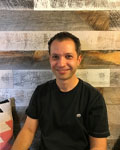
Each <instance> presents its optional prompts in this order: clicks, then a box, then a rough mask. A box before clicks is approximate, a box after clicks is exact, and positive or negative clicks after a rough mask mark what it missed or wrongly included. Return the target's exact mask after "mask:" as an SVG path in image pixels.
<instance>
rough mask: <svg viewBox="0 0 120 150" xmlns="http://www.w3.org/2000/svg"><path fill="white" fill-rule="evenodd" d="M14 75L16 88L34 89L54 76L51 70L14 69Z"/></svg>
mask: <svg viewBox="0 0 120 150" xmlns="http://www.w3.org/2000/svg"><path fill="white" fill-rule="evenodd" d="M13 76H14V88H15V89H26V88H28V89H34V88H35V87H36V86H37V85H39V84H42V83H44V82H46V81H48V80H50V79H53V78H54V77H53V73H52V72H51V70H13Z"/></svg>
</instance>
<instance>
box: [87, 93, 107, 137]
mask: <svg viewBox="0 0 120 150" xmlns="http://www.w3.org/2000/svg"><path fill="white" fill-rule="evenodd" d="M87 126H88V132H89V135H90V136H93V137H98V138H99V137H101V138H102V137H107V136H109V135H110V132H109V126H108V117H107V108H106V104H105V101H104V98H103V96H102V95H101V94H100V93H99V94H98V95H97V96H96V97H94V99H92V100H91V101H90V103H89V109H88V120H87Z"/></svg>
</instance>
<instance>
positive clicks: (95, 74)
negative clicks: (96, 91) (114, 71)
mask: <svg viewBox="0 0 120 150" xmlns="http://www.w3.org/2000/svg"><path fill="white" fill-rule="evenodd" d="M76 75H77V77H79V78H81V79H82V80H84V81H86V82H88V83H90V84H92V85H93V86H95V87H109V86H110V70H109V69H78V71H77V73H76Z"/></svg>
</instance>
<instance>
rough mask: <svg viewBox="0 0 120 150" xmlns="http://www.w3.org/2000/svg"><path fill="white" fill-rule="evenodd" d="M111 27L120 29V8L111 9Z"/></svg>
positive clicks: (115, 29) (114, 29)
mask: <svg viewBox="0 0 120 150" xmlns="http://www.w3.org/2000/svg"><path fill="white" fill-rule="evenodd" d="M109 16H110V18H109V29H110V30H113V31H118V30H120V10H116V11H110V13H109Z"/></svg>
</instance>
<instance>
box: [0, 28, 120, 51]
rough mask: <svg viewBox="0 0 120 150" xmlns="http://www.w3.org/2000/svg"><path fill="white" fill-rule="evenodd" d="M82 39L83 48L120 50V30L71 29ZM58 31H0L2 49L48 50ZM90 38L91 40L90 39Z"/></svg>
mask: <svg viewBox="0 0 120 150" xmlns="http://www.w3.org/2000/svg"><path fill="white" fill-rule="evenodd" d="M70 32H71V33H73V34H74V35H76V36H77V37H78V38H80V40H81V44H82V50H84V51H85V50H120V31H70ZM56 33H58V32H56V31H34V32H32V31H21V32H15V31H14V32H12V31H11V32H10V31H9V32H2V31H1V32H0V45H1V46H0V50H1V51H10V50H11V51H15V50H17V51H20V50H23V51H28V50H29V51H30V50H47V49H48V48H47V42H48V40H49V39H50V38H51V37H52V36H53V35H55V34H56ZM88 39H89V40H88Z"/></svg>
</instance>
